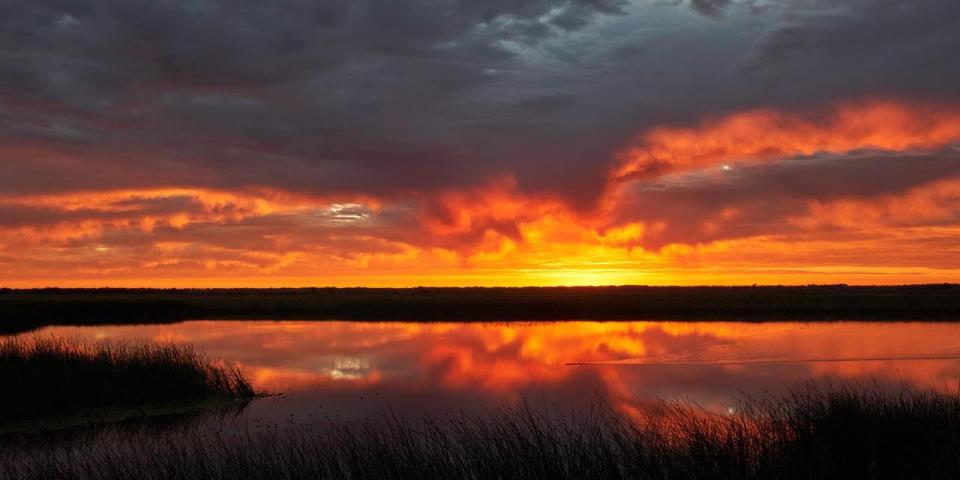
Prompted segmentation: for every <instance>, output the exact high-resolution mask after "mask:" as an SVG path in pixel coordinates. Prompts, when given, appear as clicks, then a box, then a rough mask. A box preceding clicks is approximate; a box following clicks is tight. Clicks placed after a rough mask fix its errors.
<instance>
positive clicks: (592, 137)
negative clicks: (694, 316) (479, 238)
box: [0, 0, 960, 208]
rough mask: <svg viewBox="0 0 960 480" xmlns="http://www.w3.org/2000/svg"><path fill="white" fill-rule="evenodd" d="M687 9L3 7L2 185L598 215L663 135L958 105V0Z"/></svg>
mask: <svg viewBox="0 0 960 480" xmlns="http://www.w3.org/2000/svg"><path fill="white" fill-rule="evenodd" d="M666 3H672V5H665V4H664V2H652V1H651V2H647V1H638V2H634V3H629V2H622V1H617V0H530V1H506V0H496V1H483V2H478V1H473V0H448V1H442V2H435V1H426V0H422V1H377V0H367V1H347V0H337V1H323V2H311V1H305V0H282V1H273V2H243V1H212V0H194V1H147V0H105V1H93V0H70V1H68V0H60V1H55V0H37V1H31V2H14V1H0V121H2V122H0V136H2V138H3V143H2V145H0V146H2V147H4V150H3V151H2V153H0V155H2V156H3V158H2V160H0V161H2V162H3V164H4V167H5V168H4V171H3V172H0V188H2V189H3V190H4V191H6V192H24V193H25V192H31V191H37V192H50V191H59V190H74V189H105V188H139V187H145V186H151V185H158V186H197V187H213V188H226V189H229V188H240V187H244V186H250V185H266V186H273V187H276V188H280V189H289V190H295V191H302V192H308V193H314V194H324V195H326V194H336V193H343V194H368V195H371V196H378V197H406V196H409V195H410V194H418V193H425V192H427V193H428V192H432V191H436V190H442V189H448V188H458V187H464V186H473V185H477V184H482V183H484V182H486V181H488V180H489V179H490V178H495V177H498V176H502V175H513V176H516V177H517V178H518V180H519V187H520V189H521V190H523V191H529V192H532V193H548V194H551V195H557V196H562V197H563V198H567V199H569V200H570V202H571V203H572V204H574V205H575V206H576V207H577V208H589V206H590V205H591V200H593V199H595V198H596V196H597V195H598V194H599V193H600V192H601V191H602V190H603V186H604V179H605V178H606V172H607V169H608V168H609V166H610V165H611V164H612V162H613V161H614V158H615V154H616V152H617V151H618V150H619V149H621V148H623V147H624V146H625V145H627V144H629V142H630V140H631V139H632V138H633V137H634V136H635V135H636V134H637V133H639V132H641V131H643V130H644V129H646V128H650V127H653V126H658V125H661V124H664V123H666V124H690V123H693V122H696V121H698V120H699V119H700V118H701V117H702V116H703V115H705V114H717V113H723V112H728V111H735V110H740V109H744V108H751V107H756V106H772V107H779V108H787V109H792V108H798V106H801V105H807V104H810V103H813V104H823V103H830V102H833V101H837V100H843V99H847V98H851V97H858V96H863V95H879V94H883V95H891V96H895V97H897V98H906V99H908V100H909V99H911V98H953V99H956V97H957V94H958V92H957V91H956V89H955V87H954V85H956V82H957V80H958V79H960V66H958V64H960V62H954V61H950V60H951V59H954V58H955V57H956V54H957V53H958V52H960V35H957V34H956V31H957V28H955V27H957V21H958V20H960V6H958V5H960V4H957V2H953V1H948V0H940V1H934V0H918V1H915V2H893V1H887V0H871V1H867V0H851V1H848V2H839V1H814V0H807V1H804V0H792V1H782V2H773V1H771V2H761V1H737V0H690V1H688V2H684V3H683V4H677V2H666ZM701 14H705V15H707V16H708V17H706V18H705V17H704V16H703V15H701ZM51 173H53V174H51ZM869 175H872V174H868V176H867V177H866V178H867V180H865V181H867V182H869V178H870V177H869Z"/></svg>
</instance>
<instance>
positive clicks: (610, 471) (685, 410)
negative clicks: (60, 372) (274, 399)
mask: <svg viewBox="0 0 960 480" xmlns="http://www.w3.org/2000/svg"><path fill="white" fill-rule="evenodd" d="M229 431H230V430H223V429H220V428H210V427H209V426H206V427H193V428H177V429H174V430H167V431H164V432H162V433H157V432H155V431H154V432H147V433H144V432H139V433H138V432H132V433H131V432H118V431H112V432H110V431H107V432H100V433H98V434H96V435H94V436H93V438H87V439H83V440H81V441H74V442H71V443H68V444H58V445H45V446H37V445H29V444H27V445H17V446H9V447H8V448H5V449H3V450H2V451H0V477H3V478H67V479H73V478H78V479H79V478H93V479H99V478H104V479H106V478H123V479H126V478H129V479H133V478H137V479H151V478H156V479H160V478H185V479H240V478H244V479H246V478H271V479H284V478H378V479H380V478H418V479H430V478H444V479H447V478H544V479H557V478H577V479H580V478H649V479H668V478H669V479H681V478H682V479H687V478H705V479H713V478H746V479H753V478H757V479H760V478H928V479H929V478H958V476H960V396H958V395H957V394H942V393H935V392H928V391H917V390H910V389H904V390H899V391H890V390H887V389H884V388H881V387H879V386H868V387H857V386H849V385H847V386H839V387H836V386H833V387H829V388H819V387H816V386H811V387H809V388H806V389H802V390H799V391H796V392H794V393H792V394H790V395H788V396H786V397H784V398H776V399H756V398H748V399H746V400H744V401H742V402H741V404H740V408H739V409H737V410H735V411H734V413H732V414H729V415H727V414H723V415H720V414H706V413H704V412H703V411H702V410H699V409H697V408H693V407H691V406H689V405H678V404H663V405H662V406H661V407H660V408H658V409H653V410H652V411H650V412H649V413H646V414H644V417H643V418H641V419H640V421H639V422H634V421H630V420H627V419H625V418H624V417H622V416H620V415H618V414H616V413H613V412H612V411H610V410H609V409H606V408H596V409H593V410H591V411H589V412H586V413H579V414H572V415H558V414H556V413H551V414H543V413H538V411H536V410H534V409H532V408H527V407H521V408H517V409H505V410H497V411H492V412H489V413H487V414H483V415H478V416H470V415H461V416H445V417H417V418H404V417H400V416H396V415H392V414H384V415H381V416H379V417H376V418H375V419H372V420H367V421H361V422H355V423H336V422H332V421H329V422H326V423H320V424H314V425H309V426H300V427H298V428H292V429H283V430H275V429H272V428H267V429H266V430H256V431H253V430H246V431H242V433H225V432H229Z"/></svg>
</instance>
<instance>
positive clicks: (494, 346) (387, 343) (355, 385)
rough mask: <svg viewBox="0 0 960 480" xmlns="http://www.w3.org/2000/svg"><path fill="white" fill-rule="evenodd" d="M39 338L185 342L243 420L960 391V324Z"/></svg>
mask: <svg viewBox="0 0 960 480" xmlns="http://www.w3.org/2000/svg"><path fill="white" fill-rule="evenodd" d="M38 334H40V335H56V336H63V337H80V338H90V339H137V338H145V339H149V340H155V341H177V342H190V343H193V344H194V345H195V346H196V347H197V348H198V349H199V350H201V351H203V352H205V353H206V354H208V355H210V356H213V357H219V358H222V359H225V360H228V361H233V362H237V363H240V364H241V365H243V368H244V369H245V371H246V372H247V374H248V375H249V377H250V378H251V379H252V381H253V383H254V385H255V386H256V387H257V388H258V389H262V390H266V391H268V392H272V393H282V394H283V395H282V396H272V397H269V398H264V399H259V400H255V401H254V402H252V403H251V404H250V405H249V406H248V407H247V408H246V409H245V411H244V412H243V413H242V414H241V417H240V421H241V424H247V425H262V424H272V425H277V424H299V423H310V422H312V421H316V420H317V419H320V418H326V417H329V418H334V419H354V418H360V417H365V416H367V415H370V414H373V413H376V412H380V411H383V410H385V409H391V410H393V411H394V412H397V413H401V414H413V415H416V414H421V413H432V414H436V413H444V412H448V411H452V412H455V413H456V412H461V411H465V412H473V411H482V410H485V409H490V408H497V407H500V406H515V405H517V404H518V403H519V402H521V401H526V402H528V403H530V404H532V405H534V406H536V405H541V406H545V407H549V408H559V409H561V410H564V409H578V408H583V407H585V406H589V405H591V404H596V403H597V402H604V403H606V404H608V405H610V406H612V407H614V408H616V409H618V410H620V411H622V412H624V413H628V414H629V413H630V412H631V411H633V410H634V409H637V408H642V406H643V405H644V404H645V403H647V402H654V401H657V400H658V399H672V398H676V397H682V398H684V399H688V400H692V401H694V402H697V403H699V404H700V405H702V406H704V407H706V408H709V409H712V410H716V411H725V410H728V409H730V408H734V407H735V401H734V399H735V398H736V397H738V396H741V395H742V394H743V393H750V394H762V393H764V392H769V393H779V392H782V391H783V389H785V388H789V387H791V386H796V385H798V384H800V383H802V382H805V381H809V380H820V381H823V380H838V379H854V380H866V381H872V380H880V381H893V382H898V383H899V382H906V383H909V384H912V385H918V386H922V387H933V388H942V389H955V388H957V387H958V379H960V323H864V322H834V323H779V322H777V323H716V322H702V323H697V322H689V323H687V322H556V323H542V324H529V323H499V324H478V323H365V322H329V321H324V322H308V321H283V322H273V321H190V322H184V323H179V324H167V325H140V326H89V327H49V328H44V329H43V330H41V331H40V332H38Z"/></svg>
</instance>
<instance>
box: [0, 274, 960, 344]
mask: <svg viewBox="0 0 960 480" xmlns="http://www.w3.org/2000/svg"><path fill="white" fill-rule="evenodd" d="M188 319H237V320H242V319H313V320H359V321H423V322H430V321H514V320H515V321H548V320H643V319H650V320H708V321H709V320H743V321H774V320H805V321H830V320H880V321H883V320H907V321H911V320H912V321H925V320H935V321H956V320H960V285H954V284H936V285H910V286H884V287H861V286H845V285H819V286H817V285H811V286H761V287H644V286H623V287H523V288H410V289H388V288H278V289H113V288H110V289H60V288H49V289H33V290H13V289H0V331H7V332H11V331H22V330H25V329H30V328H37V327H41V326H44V325H85V324H100V323H121V324H126V323H130V324H134V323H157V322H176V321H181V320H188Z"/></svg>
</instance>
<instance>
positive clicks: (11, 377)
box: [0, 336, 254, 428]
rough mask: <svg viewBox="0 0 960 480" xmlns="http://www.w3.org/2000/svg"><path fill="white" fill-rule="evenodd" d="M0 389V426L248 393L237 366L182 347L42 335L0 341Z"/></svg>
mask: <svg viewBox="0 0 960 480" xmlns="http://www.w3.org/2000/svg"><path fill="white" fill-rule="evenodd" d="M0 388H2V391H3V394H2V395H0V427H3V428H13V427H17V426H20V427H22V426H24V425H30V424H34V423H37V422H41V423H49V422H53V423H54V424H55V423H56V422H58V421H76V420H78V419H79V418H82V417H112V416H116V415H118V414H120V415H121V416H122V415H124V413H123V411H124V409H133V410H134V412H133V413H137V412H139V413H140V414H141V415H142V414H146V413H149V410H150V409H163V408H168V407H172V406H189V405H195V404H198V403H201V402H205V401H206V402H210V401H217V400H235V399H244V398H251V397H252V396H253V395H254V390H253V387H252V386H251V385H250V383H249V382H248V381H247V379H246V378H245V377H244V376H243V373H242V372H241V371H240V370H239V368H238V367H237V366H235V365H232V364H229V363H226V362H222V361H216V360H213V359H210V358H207V357H206V356H204V355H202V354H200V353H198V352H197V351H196V350H194V348H193V347H192V346H190V345H186V344H175V343H151V342H147V341H134V342H129V341H128V342H117V341H84V340H80V339H62V338H55V337H46V336H20V337H8V338H3V339H0ZM127 413H130V412H127Z"/></svg>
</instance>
